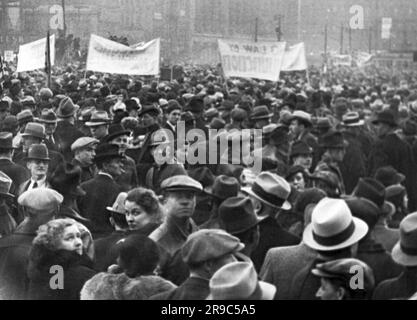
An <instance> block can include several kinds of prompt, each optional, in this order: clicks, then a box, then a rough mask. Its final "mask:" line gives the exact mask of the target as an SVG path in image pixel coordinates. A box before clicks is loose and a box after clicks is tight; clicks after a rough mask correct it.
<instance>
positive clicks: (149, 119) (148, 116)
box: [134, 105, 161, 185]
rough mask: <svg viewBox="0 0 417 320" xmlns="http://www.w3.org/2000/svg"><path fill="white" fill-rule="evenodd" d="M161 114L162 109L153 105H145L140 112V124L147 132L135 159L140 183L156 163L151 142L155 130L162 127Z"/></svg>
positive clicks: (142, 183) (142, 182)
mask: <svg viewBox="0 0 417 320" xmlns="http://www.w3.org/2000/svg"><path fill="white" fill-rule="evenodd" d="M159 115H160V110H159V109H158V108H157V107H156V106H153V105H147V106H143V108H142V110H141V111H140V112H139V121H140V125H141V128H142V130H144V133H145V139H144V141H143V143H142V145H141V148H140V153H139V155H138V158H137V159H134V160H135V161H136V164H137V172H138V179H139V184H140V185H144V183H145V180H146V174H147V172H148V170H149V169H150V168H151V167H152V164H153V163H154V159H153V156H152V153H151V149H152V146H151V144H152V141H153V140H152V139H153V138H152V137H153V136H154V134H155V132H157V131H158V130H160V129H161V127H160V125H159V122H158V117H159Z"/></svg>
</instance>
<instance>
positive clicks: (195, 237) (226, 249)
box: [181, 229, 245, 264]
mask: <svg viewBox="0 0 417 320" xmlns="http://www.w3.org/2000/svg"><path fill="white" fill-rule="evenodd" d="M244 248H245V245H244V244H243V243H241V242H240V240H239V239H238V238H236V237H234V236H232V235H230V234H228V233H227V232H226V231H223V230H216V229H212V230H200V231H197V232H195V233H193V234H191V235H190V236H189V237H188V240H187V241H186V242H185V243H184V245H183V246H182V249H181V253H182V258H183V260H184V262H185V263H187V264H198V263H202V262H204V261H208V260H212V259H217V258H220V257H222V256H224V255H226V254H233V253H237V252H239V251H241V250H243V249H244Z"/></svg>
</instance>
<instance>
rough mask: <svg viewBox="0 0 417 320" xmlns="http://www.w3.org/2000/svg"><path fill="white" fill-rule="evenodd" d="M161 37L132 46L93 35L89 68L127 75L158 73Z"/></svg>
mask: <svg viewBox="0 0 417 320" xmlns="http://www.w3.org/2000/svg"><path fill="white" fill-rule="evenodd" d="M159 65H160V39H155V40H152V41H150V42H148V43H145V44H143V45H142V46H137V47H135V48H130V47H127V46H125V45H122V44H120V43H117V42H114V41H110V40H108V39H105V38H102V37H99V36H96V35H91V39H90V47H89V51H88V59H87V70H91V71H97V72H106V73H113V74H127V75H140V76H147V75H158V74H159V69H160V68H159Z"/></svg>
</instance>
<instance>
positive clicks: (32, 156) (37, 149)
mask: <svg viewBox="0 0 417 320" xmlns="http://www.w3.org/2000/svg"><path fill="white" fill-rule="evenodd" d="M25 160H26V161H30V160H41V161H51V158H50V157H49V152H48V149H47V147H46V146H45V145H32V146H31V147H30V149H29V152H28V155H27V156H26V158H25Z"/></svg>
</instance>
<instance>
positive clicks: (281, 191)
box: [242, 172, 292, 211]
mask: <svg viewBox="0 0 417 320" xmlns="http://www.w3.org/2000/svg"><path fill="white" fill-rule="evenodd" d="M242 191H243V192H245V193H247V194H249V195H250V196H252V197H254V198H256V199H258V200H259V201H261V202H263V203H265V204H267V205H268V206H270V207H273V208H276V209H282V210H286V211H288V210H291V207H292V206H291V204H290V203H289V202H288V197H289V196H290V194H291V186H290V185H289V183H288V182H287V181H286V180H285V179H284V178H282V177H280V176H278V175H276V174H273V173H270V172H262V173H261V174H260V175H259V176H258V177H257V178H256V180H255V183H254V184H253V185H252V187H251V188H243V189H242Z"/></svg>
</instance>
